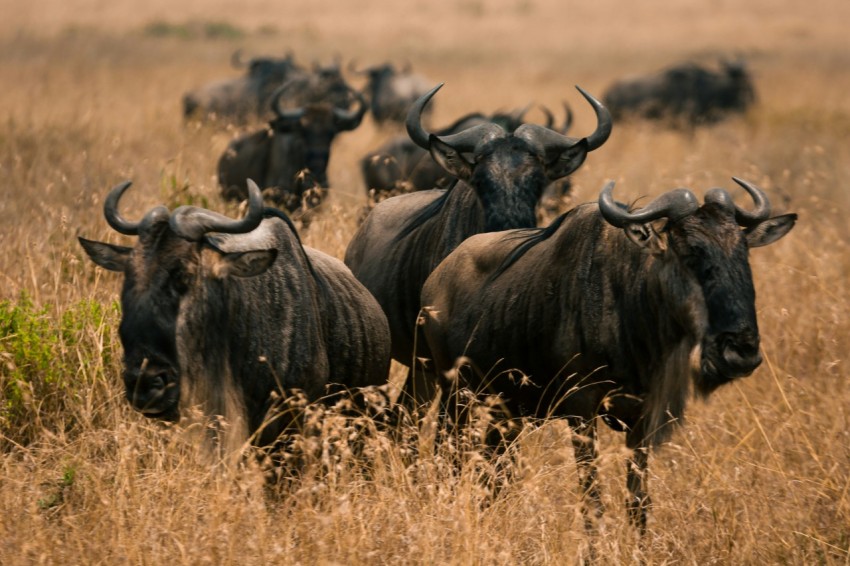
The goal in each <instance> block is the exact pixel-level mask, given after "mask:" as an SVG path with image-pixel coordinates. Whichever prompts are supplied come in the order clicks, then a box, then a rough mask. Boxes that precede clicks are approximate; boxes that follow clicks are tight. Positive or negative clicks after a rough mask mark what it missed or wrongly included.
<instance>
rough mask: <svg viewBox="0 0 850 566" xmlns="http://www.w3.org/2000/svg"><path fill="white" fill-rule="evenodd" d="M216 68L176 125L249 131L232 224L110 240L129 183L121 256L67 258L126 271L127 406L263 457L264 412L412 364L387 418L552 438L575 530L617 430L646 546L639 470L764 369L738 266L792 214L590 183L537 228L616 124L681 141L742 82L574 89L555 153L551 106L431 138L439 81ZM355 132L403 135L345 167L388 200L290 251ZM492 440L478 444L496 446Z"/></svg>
mask: <svg viewBox="0 0 850 566" xmlns="http://www.w3.org/2000/svg"><path fill="white" fill-rule="evenodd" d="M233 61H234V64H235V65H237V66H239V67H243V66H244V67H246V68H247V72H246V74H245V75H244V76H242V77H239V78H236V79H233V80H230V81H222V82H218V83H214V84H211V85H207V86H205V87H202V88H199V89H197V90H196V91H193V92H191V93H188V94H186V95H185V97H184V109H185V114H186V115H185V118H186V119H187V120H193V119H205V120H220V121H227V122H230V123H241V124H244V123H251V121H255V120H268V125H267V126H266V127H264V128H261V129H258V130H255V131H252V132H249V133H247V134H245V135H243V136H241V137H239V138H237V139H235V140H233V141H232V142H231V143H230V145H229V146H228V148H227V150H226V151H225V153H224V154H223V155H222V156H221V158H220V159H219V162H218V175H219V183H220V185H221V191H222V196H223V198H225V199H236V200H245V199H247V212H246V213H245V216H244V218H242V219H232V218H229V217H226V216H223V215H221V214H218V213H216V212H213V211H210V210H206V209H203V208H197V207H193V206H181V207H179V208H177V209H175V210H173V211H170V210H168V209H167V208H166V207H163V206H159V207H156V208H153V209H151V210H149V211H147V212H146V213H145V214H143V215H141V218H140V219H139V220H127V219H126V218H125V217H124V215H123V214H122V213H121V212H119V202H120V201H121V197H122V195H123V194H124V193H125V191H126V190H127V188H128V187H129V186H130V183H129V182H125V183H122V184H120V185H118V186H116V187H115V188H113V189H112V190H111V191H110V193H109V194H108V196H107V199H106V201H105V204H104V215H105V218H106V220H107V222H108V224H109V225H110V226H111V227H112V228H113V229H114V230H116V231H118V232H119V233H121V234H125V235H130V236H136V237H137V240H136V244H135V246H134V247H132V248H131V247H124V246H118V245H113V244H106V243H102V242H95V241H91V240H87V239H84V238H80V243H81V245H82V247H83V248H84V250H85V252H86V253H87V254H88V255H89V256H90V258H91V259H92V260H93V261H94V262H95V263H97V264H98V265H99V266H101V267H104V268H106V269H109V270H112V271H118V272H121V273H123V274H124V283H123V290H122V292H121V306H122V319H121V324H120V328H119V335H120V339H121V343H122V345H123V348H124V385H125V393H126V397H127V400H128V401H129V402H130V404H131V405H132V406H133V407H134V408H135V409H136V410H138V411H140V412H141V413H142V414H144V415H146V416H148V417H152V418H158V419H165V420H178V419H179V418H180V415H181V411H182V410H183V409H185V408H187V407H200V408H201V410H202V411H203V413H204V414H205V415H207V416H210V417H212V416H217V415H221V416H224V417H225V418H227V419H234V420H239V419H241V420H242V422H243V423H244V428H245V432H246V434H248V435H251V438H252V439H253V443H254V444H255V445H257V446H269V445H271V444H273V443H275V441H276V440H278V439H279V438H280V437H281V435H286V434H287V433H288V432H291V430H292V428H293V426H294V418H293V417H292V416H291V415H290V414H289V413H287V412H286V411H282V410H281V407H282V405H283V404H285V402H286V399H287V398H288V396H289V395H290V394H291V393H293V392H294V391H299V392H301V393H302V394H303V395H304V396H305V397H306V398H307V399H308V400H309V401H312V402H320V401H325V400H327V399H329V398H332V396H329V393H330V392H332V391H339V390H356V389H358V388H362V387H367V386H380V385H383V384H385V383H387V379H388V373H389V367H390V360H391V359H394V360H396V361H397V362H399V363H401V364H403V365H405V366H408V367H409V368H410V371H409V373H408V376H407V379H406V381H405V384H404V387H403V391H402V395H401V397H400V398H399V399H398V401H397V404H396V405H395V407H396V408H397V409H398V415H399V418H402V416H404V415H414V416H416V415H418V414H421V411H422V409H423V407H424V406H425V405H426V404H429V403H431V402H432V401H435V402H437V404H438V406H439V408H440V415H441V423H442V426H444V427H447V428H449V427H451V428H456V427H463V426H464V424H465V422H466V417H465V416H464V411H463V408H462V406H461V404H460V403H459V399H461V395H460V394H459V392H460V391H461V390H465V391H467V392H472V395H474V396H475V395H477V396H494V397H495V398H497V399H498V400H499V403H498V406H499V407H500V417H501V418H504V419H507V420H511V419H513V420H516V421H522V420H523V419H526V418H529V419H534V420H539V419H549V418H563V419H565V420H566V421H567V422H568V423H569V425H570V426H571V427H572V429H573V430H574V431H575V433H574V435H573V447H574V451H575V458H576V462H577V465H578V469H579V479H580V482H581V489H582V493H583V494H584V496H585V499H586V501H587V502H588V503H589V505H587V506H586V509H587V512H588V514H587V516H586V518H587V520H588V523H589V524H591V523H592V519H593V517H594V516H596V515H599V514H601V505H600V504H599V492H598V487H597V485H596V480H595V478H596V475H597V474H596V470H595V458H596V445H595V437H596V426H597V422H598V421H599V420H602V421H603V422H605V423H606V424H608V425H609V426H610V427H612V428H614V429H615V430H619V431H624V432H625V439H626V445H627V446H628V447H629V448H630V449H631V450H632V456H631V461H630V464H629V466H628V472H627V487H628V490H629V492H630V494H631V497H630V501H629V503H628V508H629V516H630V518H631V520H632V521H633V523H635V524H636V525H637V526H638V528H639V529H640V530H641V531H643V530H644V529H645V526H646V512H647V508H648V505H649V497H648V495H647V488H646V466H647V457H648V451H649V449H650V448H652V447H653V446H655V445H657V444H659V443H660V442H663V441H664V440H665V439H667V438H668V437H669V435H670V432H671V430H672V428H673V426H674V425H675V424H677V423H678V422H679V421H681V418H682V416H683V414H684V409H685V405H686V400H687V397H688V396H689V395H690V392H691V391H692V390H694V391H696V392H697V393H698V394H700V395H708V394H709V393H711V392H712V391H714V390H715V389H716V388H717V387H719V386H721V385H723V384H724V383H728V382H730V381H732V380H734V379H736V378H739V377H742V376H747V375H749V374H751V373H752V372H753V371H754V370H755V369H756V368H757V367H758V366H759V365H760V363H761V354H760V350H759V343H760V339H759V330H758V323H757V320H756V309H755V291H754V285H753V277H752V273H751V270H750V265H749V258H748V255H749V249H750V248H753V247H758V246H764V245H767V244H770V243H772V242H775V241H776V240H778V239H780V238H781V237H783V236H784V235H785V234H786V233H788V231H790V230H791V228H792V227H793V226H794V223H795V220H796V215H794V214H784V215H780V216H772V215H771V206H770V202H769V200H768V197H767V195H766V194H765V192H764V191H763V190H761V189H759V188H758V187H756V186H755V185H753V184H752V183H749V182H747V181H744V180H740V179H737V178H736V179H734V180H735V182H736V183H737V184H738V185H740V186H741V187H743V189H744V190H745V191H746V192H747V194H748V195H749V197H750V199H751V200H752V203H753V204H752V205H751V206H747V207H741V206H739V205H737V204H735V203H734V202H733V200H732V197H731V196H730V194H729V193H728V192H727V191H726V190H725V189H722V188H713V189H710V190H708V191H707V192H706V193H705V196H704V197H703V200H702V204H700V201H699V199H697V197H696V196H695V195H694V193H693V192H691V191H690V190H689V189H683V188H678V189H674V190H671V191H668V192H666V193H664V194H662V195H660V196H659V197H657V198H655V199H654V200H652V201H651V202H649V203H647V204H646V205H645V206H642V207H637V206H634V205H631V206H629V205H625V204H622V203H619V202H617V201H615V200H614V197H613V183H609V184H607V185H606V186H605V187H604V188H603V189H602V191H601V193H600V194H599V197H598V200H597V202H594V203H588V204H582V205H579V206H575V207H574V208H572V209H571V210H568V211H567V212H565V213H563V214H561V215H560V216H558V217H557V218H556V219H555V220H553V221H552V222H551V223H549V224H548V226H545V227H538V220H537V219H538V215H537V212H536V208H537V206H538V205H539V203H540V201H541V198H542V197H543V195H544V192H545V191H546V190H547V187H551V186H552V185H553V184H557V183H561V186H569V185H564V183H565V181H566V180H567V179H568V176H569V175H570V174H571V173H573V172H574V171H576V170H577V169H578V168H579V167H581V165H582V164H583V163H584V161H585V159H587V158H588V156H589V155H588V154H590V153H592V152H594V151H597V150H599V149H600V148H602V147H603V146H604V144H605V142H606V141H607V140H608V138H609V136H610V135H611V132H612V128H613V125H614V122H615V121H619V120H621V119H625V118H626V117H628V116H633V117H644V118H650V119H656V118H657V119H663V120H672V121H674V122H676V123H681V122H682V121H684V122H687V123H689V124H691V125H694V126H695V125H699V124H701V123H706V122H713V121H716V120H719V119H720V118H721V117H722V116H723V115H724V114H726V113H729V112H740V111H744V110H745V109H746V108H747V107H748V105H750V104H751V103H752V102H753V101H754V99H755V95H754V88H753V85H752V80H751V78H750V76H749V74H748V72H747V71H746V69H745V68H744V66H743V63H742V62H740V61H738V62H735V63H729V62H724V63H723V65H722V68H721V70H720V71H719V72H716V71H711V70H710V69H707V68H704V67H701V66H698V65H696V64H692V63H688V64H684V65H680V66H677V67H673V68H670V69H668V70H666V71H664V72H662V73H660V74H658V75H654V76H651V77H646V78H641V79H635V80H627V81H618V82H616V83H614V84H613V86H612V87H611V88H610V89H609V90H608V92H606V93H605V95H604V96H603V97H602V99H603V101H604V103H603V102H600V101H599V100H597V99H596V98H595V97H593V96H592V95H591V94H589V93H588V92H586V91H584V90H583V89H581V88H579V91H580V92H581V94H582V96H583V97H584V99H585V100H586V101H587V102H588V104H589V105H590V107H591V108H592V109H593V112H594V114H595V117H596V126H595V128H594V129H593V131H592V132H589V133H587V134H586V135H584V136H583V137H572V136H569V135H567V130H568V129H569V128H570V122H571V120H572V113H571V111H570V110H569V108H568V107H567V108H566V113H567V117H566V119H565V121H564V123H563V125H562V126H556V125H555V120H554V117H553V116H552V114H551V112H549V111H548V110H546V111H545V112H546V114H547V116H548V119H547V123H546V124H545V125H539V124H533V123H526V122H524V116H525V112H526V110H527V109H522V110H516V111H513V112H506V113H496V114H486V113H482V112H479V113H474V114H469V115H466V116H463V117H461V118H459V119H458V120H456V121H455V122H454V123H453V124H451V125H449V126H447V127H444V128H440V129H437V130H436V131H433V132H432V131H429V128H428V126H427V125H426V124H423V116H428V109H429V108H430V105H431V103H432V99H433V98H434V97H435V95H436V93H437V91H438V90H439V89H440V88H441V86H442V85H438V86H435V87H432V88H430V89H428V88H423V85H425V84H427V80H426V79H423V78H422V77H419V76H418V75H414V74H412V72H411V71H410V69H409V68H406V69H404V70H403V71H401V72H397V71H396V70H395V69H394V67H393V66H392V65H390V64H383V65H375V66H372V67H369V68H367V69H365V70H362V71H361V70H356V69H355V66H354V65H353V64H352V65H351V66H350V70H352V71H355V70H356V73H355V74H358V75H364V76H366V77H368V82H367V84H366V86H365V87H364V88H363V89H362V90H357V89H355V88H353V87H352V86H350V85H349V84H348V83H347V82H346V81H345V79H344V77H343V73H342V69H341V67H340V65H339V63H338V62H335V63H334V64H333V65H330V66H328V67H322V66H320V65H314V66H313V69H312V70H307V69H305V68H303V67H301V66H299V65H297V64H296V63H295V61H294V59H293V57H292V55H291V54H289V55H287V56H286V57H283V58H280V59H274V58H256V59H252V60H251V61H249V62H248V63H243V62H242V56H241V54H240V53H236V54H234V57H233ZM429 86H430V85H429ZM369 113H371V115H372V119H373V120H374V121H375V122H376V123H378V124H386V123H392V122H403V123H404V124H405V126H406V130H407V136H400V137H394V138H392V139H391V140H390V141H389V142H387V143H386V144H385V145H383V146H381V147H380V148H378V149H376V150H375V151H373V152H370V153H369V154H368V155H367V156H365V157H364V158H363V160H362V161H361V163H360V168H361V170H362V173H363V177H364V180H365V183H366V189H367V191H372V192H373V194H374V192H378V193H384V194H383V198H377V199H375V200H376V201H380V202H378V203H377V204H376V205H375V206H374V208H372V209H371V211H370V212H369V213H368V214H367V215H366V216H365V218H364V219H363V221H362V224H361V225H360V227H359V229H358V231H357V233H356V234H355V235H354V236H353V238H352V240H351V242H350V243H349V245H348V248H347V250H346V252H345V261H344V263H343V262H342V261H339V260H337V259H335V258H333V257H330V256H328V255H326V254H324V253H322V252H320V251H317V250H314V249H310V248H307V247H305V246H303V245H302V244H301V240H300V238H299V235H298V232H297V229H296V226H295V225H294V224H293V221H292V220H291V219H290V216H293V217H295V216H297V215H298V214H299V213H300V212H302V211H303V210H304V209H305V208H310V207H311V206H314V205H315V204H317V203H319V202H321V200H322V199H323V198H324V196H325V195H326V194H327V191H328V188H329V187H331V186H332V185H331V183H330V182H329V180H328V179H327V174H326V170H327V166H328V162H329V159H330V155H331V146H332V142H333V139H334V137H335V136H336V135H337V134H339V133H341V132H345V131H350V130H353V129H355V128H357V127H358V126H359V125H360V124H361V123H362V121H363V120H364V118H365V117H366V116H367V115H368V114H369ZM611 173H612V174H615V173H616V172H611ZM264 195H265V196H267V197H269V200H271V201H272V202H273V203H274V204H275V205H277V207H268V206H265V204H264V202H263V197H264ZM278 207H279V208H278ZM281 209H282V210H281ZM417 337H418V339H417ZM509 441H510V437H507V438H506V437H504V436H500V435H492V438H491V442H492V443H493V448H495V449H496V450H498V449H502V448H504V446H505V444H506V443H507V442H509Z"/></svg>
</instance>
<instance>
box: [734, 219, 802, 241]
mask: <svg viewBox="0 0 850 566" xmlns="http://www.w3.org/2000/svg"><path fill="white" fill-rule="evenodd" d="M795 222H797V215H796V214H783V215H782V216H775V217H773V218H768V219H767V220H765V221H764V222H761V223H759V224H757V225H756V226H753V227H752V228H747V229H746V230H744V234H746V238H747V245H748V246H749V247H751V248H758V247H760V246H766V245H768V244H772V243H773V242H775V241H776V240H778V239H780V238H781V237H782V236H784V235H785V234H787V233H788V232H790V231H791V228H793V227H794V223H795Z"/></svg>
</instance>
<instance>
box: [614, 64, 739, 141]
mask: <svg viewBox="0 0 850 566" xmlns="http://www.w3.org/2000/svg"><path fill="white" fill-rule="evenodd" d="M603 101H604V102H605V105H606V106H607V107H608V108H609V110H610V111H611V115H612V116H613V117H614V119H615V120H616V119H619V118H624V117H628V116H638V117H641V118H647V119H652V120H666V121H669V122H670V123H672V124H674V125H686V126H694V125H698V124H703V123H712V122H716V121H718V120H720V119H721V118H723V117H725V116H727V115H728V114H730V113H736V112H737V113H742V112H745V111H746V110H747V109H748V108H749V107H750V105H752V103H753V102H755V88H754V87H753V82H752V78H751V77H750V73H749V72H748V71H747V69H746V67H745V66H744V64H743V62H742V61H734V62H730V61H721V64H720V69H719V70H718V71H715V70H712V69H709V68H707V67H705V66H702V65H698V64H696V63H682V64H679V65H675V66H673V67H670V68H668V69H665V70H663V71H661V72H660V73H657V74H655V75H651V76H646V77H636V78H628V79H623V80H620V81H617V82H615V83H614V84H613V85H611V86H610V87H609V89H608V90H607V92H606V93H605V95H604V96H603Z"/></svg>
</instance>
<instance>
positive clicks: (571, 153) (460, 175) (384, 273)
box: [345, 85, 611, 396]
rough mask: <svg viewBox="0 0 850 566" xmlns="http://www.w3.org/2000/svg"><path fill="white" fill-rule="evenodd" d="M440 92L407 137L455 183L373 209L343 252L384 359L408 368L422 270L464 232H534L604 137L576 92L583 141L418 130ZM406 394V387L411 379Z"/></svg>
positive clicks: (476, 130) (607, 122) (603, 115)
mask: <svg viewBox="0 0 850 566" xmlns="http://www.w3.org/2000/svg"><path fill="white" fill-rule="evenodd" d="M440 86H442V85H440ZM440 86H437V87H436V88H434V89H432V90H431V91H430V92H428V93H427V94H426V95H425V96H423V97H422V98H421V99H419V100H418V101H417V102H416V103H414V105H413V106H412V107H411V109H410V113H409V115H408V118H407V131H408V134H409V135H410V138H411V139H412V140H413V141H414V142H415V143H416V144H418V145H419V146H420V147H422V148H425V149H427V150H428V151H430V153H431V156H432V157H433V158H434V159H435V160H436V161H437V163H439V164H440V165H441V166H442V167H443V168H444V169H445V170H446V171H447V172H449V173H450V174H451V175H453V176H455V177H457V179H458V181H457V182H456V183H455V184H454V186H452V187H451V188H449V189H432V190H427V191H417V192H413V193H408V194H404V195H400V196H397V197H393V198H390V199H387V200H385V201H383V202H381V203H379V204H378V205H377V206H376V207H375V208H374V209H373V210H372V212H370V213H369V215H368V216H367V217H366V220H365V221H364V222H363V224H362V225H361V226H360V228H359V230H358V231H357V232H356V233H355V235H354V237H353V238H352V240H351V242H350V243H349V245H348V248H347V249H346V252H345V263H346V265H348V266H349V267H350V268H351V270H352V272H353V273H354V275H355V276H356V277H357V278H358V279H359V280H360V281H361V282H363V284H364V285H365V286H366V288H367V289H369V290H370V291H371V292H372V294H373V295H374V296H375V297H376V298H377V299H378V302H379V303H380V305H381V307H382V308H383V309H384V312H385V313H386V315H387V319H388V320H389V323H390V332H391V334H392V355H393V358H394V359H396V360H397V361H399V362H400V363H402V364H405V365H408V366H412V365H413V364H412V362H413V359H414V355H415V356H423V355H425V354H424V353H423V352H424V350H425V348H424V344H422V343H421V342H420V343H419V344H416V343H415V342H416V341H415V334H416V332H415V329H416V321H417V318H418V316H419V294H420V292H421V290H422V284H423V283H424V282H425V279H426V278H427V277H428V275H429V274H430V273H431V271H432V270H433V269H434V268H435V267H436V266H437V265H438V264H439V263H440V261H442V260H443V258H445V257H446V256H447V255H448V254H449V253H450V252H451V251H452V250H453V249H454V248H456V247H457V246H458V245H459V244H460V243H461V242H463V241H464V240H465V239H466V238H468V237H469V236H471V235H473V234H478V233H480V232H492V231H498V230H506V229H509V228H520V227H522V228H530V227H533V226H535V225H536V223H537V217H536V210H535V206H536V204H537V201H538V200H539V199H540V196H541V193H542V191H543V188H544V187H545V186H546V185H547V184H548V183H550V182H552V181H553V180H555V179H559V178H562V177H565V176H567V175H569V174H570V173H572V172H573V171H575V170H576V169H578V167H579V166H581V164H582V163H583V162H584V160H585V158H586V157H587V154H588V152H590V151H593V150H595V149H597V148H599V147H600V146H601V145H602V144H603V143H604V142H605V141H606V140H607V139H608V136H609V135H610V133H611V118H610V116H609V114H608V112H607V110H605V108H604V107H603V106H602V104H600V103H599V102H598V101H597V100H596V99H594V98H593V97H592V96H590V95H589V94H587V93H586V92H584V91H583V90H581V89H579V90H580V91H581V93H582V95H583V96H584V97H585V98H586V99H587V101H588V102H589V103H590V104H591V106H592V107H593V109H594V111H595V113H596V118H597V127H596V130H595V131H594V132H593V133H592V134H590V135H589V136H588V137H586V138H580V139H577V138H571V137H567V136H565V135H563V134H561V133H560V132H557V131H554V130H551V129H549V128H545V127H543V126H540V125H537V124H523V125H522V126H520V127H519V128H517V129H516V130H515V131H514V132H512V133H509V132H506V131H505V129H504V128H502V127H501V126H499V125H497V124H494V123H492V122H487V121H485V122H483V123H480V124H478V125H476V126H472V127H470V128H467V129H465V130H461V131H459V132H457V133H454V134H450V135H446V136H436V135H434V134H431V133H429V132H428V131H426V130H425V129H424V128H423V126H422V123H421V112H422V108H423V107H424V106H425V105H426V104H427V103H428V101H429V100H430V99H431V97H432V96H434V93H436V92H437V90H438V89H439V88H440ZM465 154H471V156H470V157H466V156H465ZM408 386H413V385H412V380H410V379H408ZM425 395H426V396H427V393H426V394H425ZM408 396H410V395H408Z"/></svg>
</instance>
